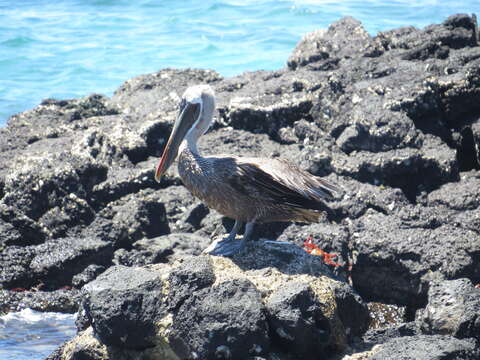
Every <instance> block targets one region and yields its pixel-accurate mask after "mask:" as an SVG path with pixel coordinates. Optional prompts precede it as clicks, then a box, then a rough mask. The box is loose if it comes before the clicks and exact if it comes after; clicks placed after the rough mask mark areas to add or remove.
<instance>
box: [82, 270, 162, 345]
mask: <svg viewBox="0 0 480 360" xmlns="http://www.w3.org/2000/svg"><path fill="white" fill-rule="evenodd" d="M164 286H165V285H164V283H163V281H162V279H161V278H160V275H159V273H158V272H152V271H149V270H147V269H145V268H127V267H123V266H115V267H112V268H110V269H108V270H107V271H106V272H105V273H103V274H102V275H100V276H99V277H98V278H97V279H96V280H95V281H93V282H91V283H89V284H88V285H87V286H86V287H84V290H83V291H84V294H85V296H84V298H83V302H82V306H83V308H84V309H85V312H86V314H87V317H88V318H89V319H90V323H91V324H92V326H93V328H94V330H95V333H96V334H97V335H98V336H99V338H100V339H101V340H102V342H104V343H105V344H107V345H115V346H118V347H121V348H126V349H145V348H148V347H152V346H154V343H153V340H152V339H153V338H154V336H155V331H156V330H155V321H156V320H157V321H158V320H160V319H161V318H162V317H163V316H164V315H165V306H164V305H163V296H162V289H163V287H164Z"/></svg>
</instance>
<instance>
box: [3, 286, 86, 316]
mask: <svg viewBox="0 0 480 360" xmlns="http://www.w3.org/2000/svg"><path fill="white" fill-rule="evenodd" d="M81 299H82V298H81V295H80V291H79V290H76V289H67V288H64V289H59V290H55V291H41V290H40V291H39V290H25V289H16V291H9V290H0V313H8V312H16V311H20V310H23V309H32V310H36V311H43V312H61V313H71V314H73V313H75V312H77V310H78V306H79V304H80V302H81Z"/></svg>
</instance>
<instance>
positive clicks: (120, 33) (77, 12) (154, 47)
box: [0, 0, 480, 360]
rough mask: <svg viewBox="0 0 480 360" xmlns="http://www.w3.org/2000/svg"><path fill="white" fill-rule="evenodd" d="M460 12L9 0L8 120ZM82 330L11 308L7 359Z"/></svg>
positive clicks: (30, 356) (430, 2) (461, 8)
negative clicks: (344, 32)
mask: <svg viewBox="0 0 480 360" xmlns="http://www.w3.org/2000/svg"><path fill="white" fill-rule="evenodd" d="M453 13H468V14H471V13H476V14H477V15H479V16H480V0H463V1H461V2H457V1H445V0H438V1H437V0H392V1H386V0H361V1H360V0H336V1H333V0H298V1H295V0H222V1H220V0H217V1H214V0H202V1H196V0H181V1H178V0H163V1H160V0H159V1H153V0H137V1H130V0H128V1H127V0H77V1H74V0H57V1H51V0H48V1H47V0H21V1H6V0H0V126H3V125H5V122H6V120H7V118H8V117H9V116H10V115H12V114H15V113H17V112H20V111H24V110H27V109H29V108H31V107H33V106H35V105H37V104H39V103H40V102H41V100H42V99H45V98H57V99H65V98H73V97H80V96H84V95H87V94H90V93H92V92H95V93H103V94H106V95H111V94H112V93H113V91H114V90H115V89H116V88H118V86H120V85H121V83H122V82H124V81H125V80H127V79H129V78H131V77H133V76H136V75H140V74H144V73H149V72H154V71H158V70H160V69H162V68H165V67H174V68H185V67H194V68H208V69H214V70H216V71H218V72H219V73H220V74H221V75H224V76H232V75H236V74H240V73H242V72H244V71H253V70H260V69H264V70H273V69H278V68H281V67H283V66H285V63H286V60H287V58H288V56H289V54H290V53H291V51H292V50H293V48H294V47H295V44H296V43H297V42H298V41H299V40H300V38H301V36H302V35H303V34H304V33H306V32H310V31H313V30H315V29H319V28H326V27H327V26H328V25H329V24H331V23H332V22H333V21H335V20H338V19H339V18H341V17H342V16H346V15H351V16H353V17H355V18H357V19H359V20H360V21H362V23H363V25H364V26H365V28H366V29H367V30H368V31H369V32H370V33H371V34H372V35H374V34H376V33H377V32H378V31H383V30H388V29H392V28H395V27H399V26H406V25H414V26H416V27H419V28H420V27H424V26H426V25H428V24H431V23H440V22H442V21H443V20H445V18H447V17H448V16H449V15H451V14H453ZM74 332H75V328H74V317H73V316H72V315H62V314H52V313H48V314H40V313H36V312H33V311H31V310H28V309H27V310H22V311H21V312H19V313H15V314H8V315H5V316H3V317H0V359H1V360H41V359H44V358H45V357H46V356H47V355H48V354H49V353H50V352H51V351H53V350H54V349H55V348H56V347H57V346H58V345H59V344H61V343H62V342H63V341H64V340H65V339H67V338H69V337H71V336H73V335H74Z"/></svg>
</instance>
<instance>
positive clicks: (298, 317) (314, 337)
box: [265, 283, 331, 359]
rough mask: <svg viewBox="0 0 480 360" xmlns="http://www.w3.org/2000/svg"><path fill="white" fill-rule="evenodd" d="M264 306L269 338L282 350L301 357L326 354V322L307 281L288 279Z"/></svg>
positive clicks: (314, 356) (311, 357)
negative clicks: (270, 335) (293, 281)
mask: <svg viewBox="0 0 480 360" xmlns="http://www.w3.org/2000/svg"><path fill="white" fill-rule="evenodd" d="M265 307H266V312H267V318H268V324H269V328H270V331H271V333H272V339H273V341H275V342H276V343H277V344H278V346H279V347H280V348H282V349H283V350H284V351H285V352H287V353H291V354H292V355H293V356H296V357H298V358H301V359H316V358H318V357H319V356H325V355H327V354H328V349H326V348H327V345H328V344H329V338H330V336H331V329H330V324H329V322H328V321H327V320H326V318H325V316H324V315H323V312H322V307H321V304H320V303H319V302H318V301H317V300H316V299H315V295H314V294H313V292H312V291H311V289H310V288H309V287H308V285H306V284H305V283H291V284H289V285H288V286H287V287H284V288H281V289H279V290H277V291H276V292H274V293H273V294H272V295H270V297H269V298H268V300H267V302H266V304H265Z"/></svg>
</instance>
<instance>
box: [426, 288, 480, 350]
mask: <svg viewBox="0 0 480 360" xmlns="http://www.w3.org/2000/svg"><path fill="white" fill-rule="evenodd" d="M479 314H480V289H478V288H475V287H474V286H473V284H472V283H471V282H470V280H468V279H457V280H440V281H435V282H432V284H430V288H429V290H428V304H427V306H426V307H425V309H422V310H419V313H418V314H417V321H418V322H419V324H420V327H421V328H422V330H423V331H424V332H425V333H427V334H443V335H447V334H448V335H453V336H455V337H457V338H469V337H475V338H476V339H477V340H479V339H480V315H479Z"/></svg>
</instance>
